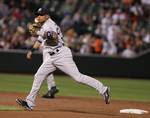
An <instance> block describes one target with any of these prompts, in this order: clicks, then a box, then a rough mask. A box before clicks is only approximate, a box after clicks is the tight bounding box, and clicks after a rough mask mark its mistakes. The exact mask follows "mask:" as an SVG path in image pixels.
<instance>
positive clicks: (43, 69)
mask: <svg viewBox="0 0 150 118" xmlns="http://www.w3.org/2000/svg"><path fill="white" fill-rule="evenodd" d="M55 69H56V68H55V67H54V66H53V65H52V64H51V62H48V61H47V62H44V63H43V64H42V65H41V66H40V68H39V69H38V71H37V73H36V74H35V76H34V81H33V85H32V89H31V91H30V93H29V95H28V96H27V97H26V102H27V103H28V105H29V106H30V107H34V106H35V99H36V96H37V95H38V92H39V90H40V87H41V84H42V83H43V81H44V79H45V78H46V76H47V75H48V74H49V73H51V72H53V71H55Z"/></svg>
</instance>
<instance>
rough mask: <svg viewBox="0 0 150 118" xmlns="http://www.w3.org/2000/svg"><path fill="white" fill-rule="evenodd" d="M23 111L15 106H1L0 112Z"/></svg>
mask: <svg viewBox="0 0 150 118" xmlns="http://www.w3.org/2000/svg"><path fill="white" fill-rule="evenodd" d="M20 110H21V109H19V108H17V107H15V106H0V111H20Z"/></svg>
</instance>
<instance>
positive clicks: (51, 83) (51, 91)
mask: <svg viewBox="0 0 150 118" xmlns="http://www.w3.org/2000/svg"><path fill="white" fill-rule="evenodd" d="M46 79H47V85H48V92H47V93H46V94H44V95H43V96H42V97H43V98H54V97H55V94H56V93H58V92H59V89H58V88H57V87H56V83H55V80H54V75H53V74H49V75H48V76H47V78H46Z"/></svg>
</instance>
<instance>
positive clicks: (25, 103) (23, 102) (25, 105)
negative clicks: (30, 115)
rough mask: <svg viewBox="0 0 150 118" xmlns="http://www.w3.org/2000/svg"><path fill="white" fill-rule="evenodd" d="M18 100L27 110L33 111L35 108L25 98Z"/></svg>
mask: <svg viewBox="0 0 150 118" xmlns="http://www.w3.org/2000/svg"><path fill="white" fill-rule="evenodd" d="M16 102H17V103H18V104H19V105H20V106H22V107H23V108H25V109H26V110H28V111H32V110H33V109H32V108H31V107H29V105H28V103H27V102H26V101H24V100H22V99H19V98H18V99H16Z"/></svg>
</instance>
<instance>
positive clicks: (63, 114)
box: [0, 93, 150, 118]
mask: <svg viewBox="0 0 150 118" xmlns="http://www.w3.org/2000/svg"><path fill="white" fill-rule="evenodd" d="M25 96H26V94H20V93H19V94H18V93H0V106H15V107H18V108H21V107H20V106H18V105H17V103H16V102H15V99H16V98H17V97H19V98H25ZM36 103H37V105H36V107H35V109H34V111H24V110H23V109H21V110H18V111H17V110H9V111H7V110H0V118H150V102H130V101H111V104H109V105H106V104H105V103H104V101H103V100H101V99H97V98H80V97H60V96H58V97H56V98H55V99H43V98H41V97H38V98H37V101H36ZM125 108H138V109H144V110H148V111H149V113H148V114H143V115H133V114H132V115H131V114H120V113H119V111H120V109H125Z"/></svg>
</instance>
